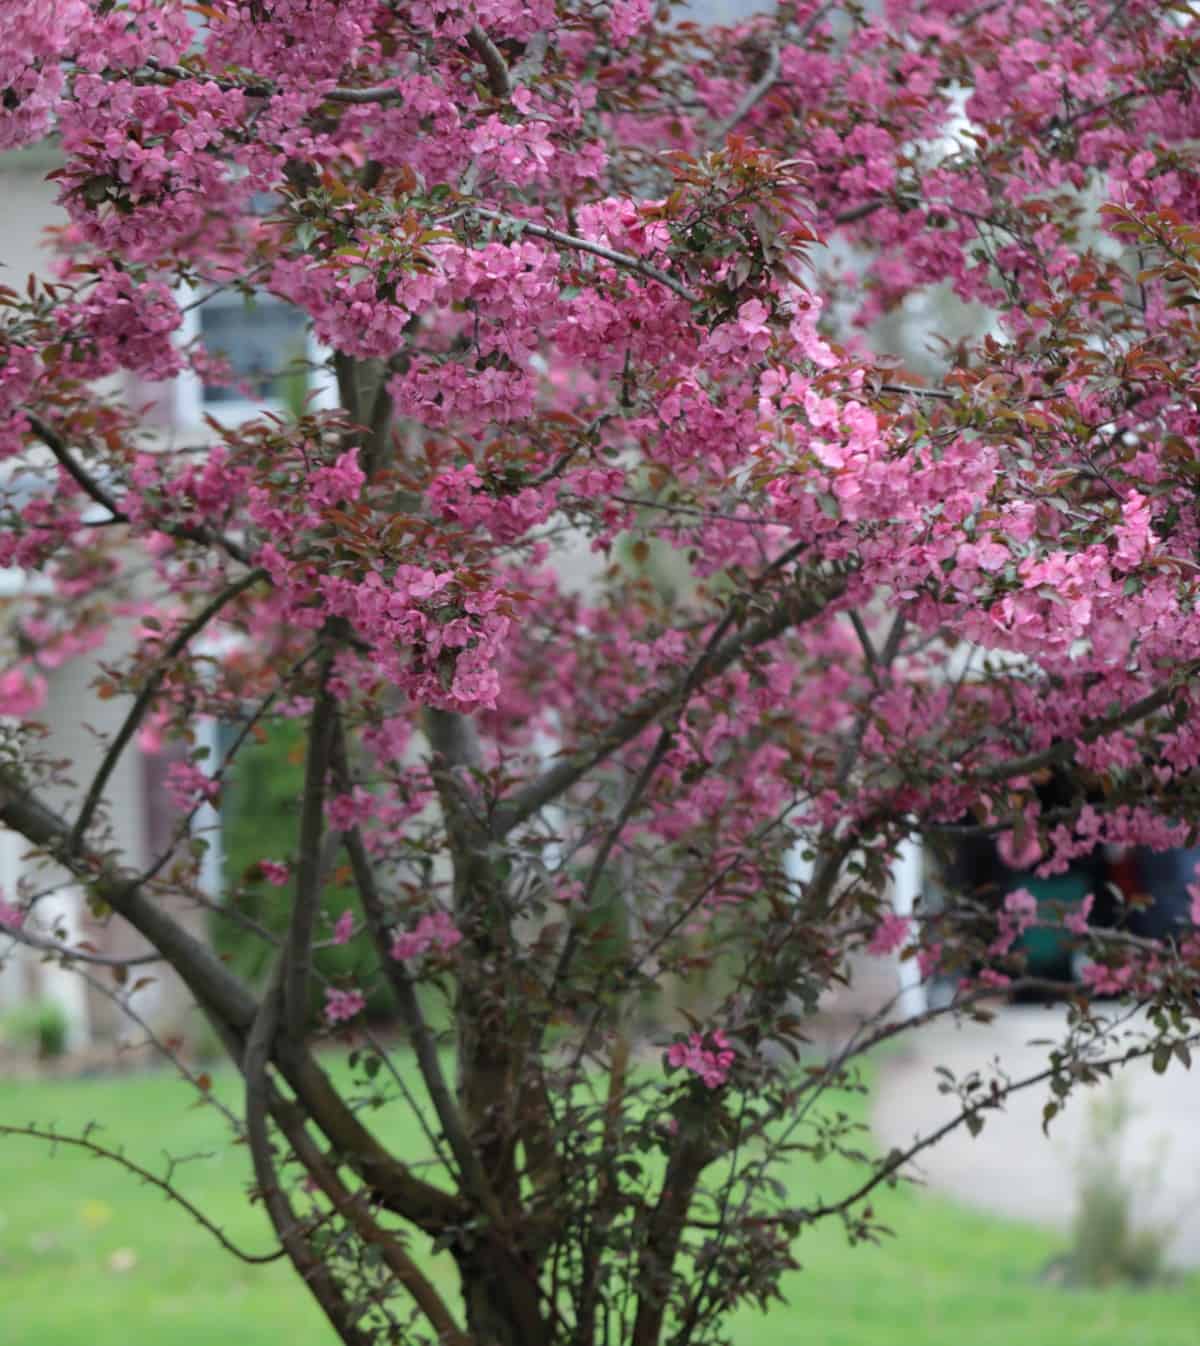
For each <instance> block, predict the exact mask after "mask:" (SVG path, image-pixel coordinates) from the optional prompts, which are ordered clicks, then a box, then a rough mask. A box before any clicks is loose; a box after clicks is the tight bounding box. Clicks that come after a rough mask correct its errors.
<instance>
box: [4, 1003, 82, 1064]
mask: <svg viewBox="0 0 1200 1346" xmlns="http://www.w3.org/2000/svg"><path fill="white" fill-rule="evenodd" d="M69 1036H70V1024H69V1023H68V1022H67V1014H66V1011H65V1010H64V1009H63V1007H62V1006H61V1005H60V1004H59V1003H58V1002H57V1001H56V1000H33V1001H30V1003H29V1004H28V1005H21V1006H19V1007H18V1008H17V1009H14V1010H11V1011H9V1013H7V1014H6V1015H4V1017H3V1019H0V1039H3V1040H4V1041H5V1042H7V1043H10V1044H11V1045H12V1046H14V1047H16V1048H17V1049H18V1050H19V1051H22V1052H25V1053H28V1054H30V1055H34V1056H36V1057H37V1058H38V1060H40V1061H49V1060H53V1059H54V1058H55V1057H59V1056H62V1055H64V1054H65V1052H66V1050H67V1039H68V1037H69Z"/></svg>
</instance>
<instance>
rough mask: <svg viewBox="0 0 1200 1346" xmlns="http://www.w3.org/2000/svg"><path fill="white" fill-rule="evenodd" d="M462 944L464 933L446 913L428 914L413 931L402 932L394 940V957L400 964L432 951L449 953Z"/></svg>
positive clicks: (434, 912) (435, 912)
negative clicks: (437, 950) (434, 949)
mask: <svg viewBox="0 0 1200 1346" xmlns="http://www.w3.org/2000/svg"><path fill="white" fill-rule="evenodd" d="M461 942H462V932H461V931H460V930H458V929H457V927H456V926H455V925H454V922H453V921H452V920H451V919H450V917H449V915H447V913H446V912H444V911H433V912H427V913H426V914H425V915H424V916H422V917H421V918H420V920H419V921H418V922H417V924H416V926H415V927H414V928H413V929H412V930H406V931H401V932H399V933H397V934H396V935H395V936H394V937H393V939H392V950H391V953H392V957H393V958H395V959H396V960H397V961H398V962H407V961H408V960H409V959H412V958H418V957H420V955H421V954H423V953H427V952H428V951H429V950H430V949H432V948H436V949H439V950H440V951H441V952H442V953H449V951H450V950H451V949H453V948H454V946H455V945H456V944H460V943H461Z"/></svg>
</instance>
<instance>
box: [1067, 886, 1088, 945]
mask: <svg viewBox="0 0 1200 1346" xmlns="http://www.w3.org/2000/svg"><path fill="white" fill-rule="evenodd" d="M1094 901H1095V898H1094V897H1093V895H1092V894H1091V893H1088V895H1087V896H1086V897H1085V898H1084V899H1083V901H1082V902H1081V903H1080V904H1079V910H1078V911H1072V912H1068V913H1067V915H1066V916H1064V917H1063V925H1064V926H1065V927H1066V928H1067V929H1068V930H1069V931H1071V933H1072V934H1074V935H1086V934H1087V931H1088V917H1089V916H1090V915H1091V914H1092V904H1093V903H1094Z"/></svg>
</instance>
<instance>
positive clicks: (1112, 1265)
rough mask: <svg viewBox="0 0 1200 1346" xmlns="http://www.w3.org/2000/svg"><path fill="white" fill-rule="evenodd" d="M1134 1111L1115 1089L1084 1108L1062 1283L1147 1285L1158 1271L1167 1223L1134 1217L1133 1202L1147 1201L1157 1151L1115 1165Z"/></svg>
mask: <svg viewBox="0 0 1200 1346" xmlns="http://www.w3.org/2000/svg"><path fill="white" fill-rule="evenodd" d="M1136 1112H1137V1109H1136V1108H1135V1107H1134V1105H1133V1103H1132V1102H1131V1101H1130V1098H1129V1093H1128V1090H1126V1089H1123V1088H1114V1089H1111V1090H1109V1091H1108V1092H1107V1093H1105V1094H1103V1095H1101V1096H1100V1097H1098V1098H1096V1099H1095V1100H1094V1101H1093V1102H1092V1103H1091V1106H1090V1108H1089V1113H1088V1126H1087V1129H1086V1132H1085V1141H1084V1150H1083V1153H1082V1155H1081V1156H1080V1159H1079V1161H1078V1164H1077V1170H1076V1171H1077V1175H1078V1183H1079V1187H1078V1194H1077V1203H1076V1209H1075V1218H1074V1222H1073V1224H1072V1231H1071V1233H1072V1240H1071V1249H1070V1252H1069V1253H1068V1255H1067V1257H1066V1259H1065V1260H1064V1263H1063V1269H1064V1273H1065V1277H1064V1278H1065V1280H1066V1282H1067V1283H1068V1284H1070V1285H1080V1286H1084V1285H1086V1286H1105V1285H1114V1284H1122V1283H1123V1284H1132V1285H1150V1284H1152V1283H1153V1282H1155V1281H1160V1280H1162V1279H1163V1278H1164V1277H1165V1275H1166V1270H1167V1267H1166V1256H1167V1250H1168V1248H1169V1247H1170V1244H1171V1240H1172V1238H1173V1237H1174V1234H1175V1229H1174V1226H1173V1224H1171V1223H1161V1222H1160V1223H1146V1222H1145V1221H1144V1220H1141V1221H1135V1218H1134V1211H1135V1207H1137V1206H1141V1207H1142V1208H1143V1209H1144V1208H1145V1207H1146V1206H1148V1205H1149V1204H1150V1199H1151V1198H1152V1197H1153V1196H1154V1194H1155V1193H1156V1191H1157V1190H1158V1188H1159V1186H1160V1175H1161V1173H1162V1171H1163V1164H1162V1157H1163V1156H1162V1154H1161V1153H1158V1154H1155V1155H1153V1156H1151V1157H1150V1158H1149V1159H1148V1160H1147V1161H1146V1162H1144V1163H1142V1164H1139V1165H1137V1166H1135V1167H1132V1168H1131V1167H1130V1166H1129V1165H1128V1164H1126V1163H1124V1162H1123V1151H1124V1148H1125V1137H1126V1133H1127V1132H1128V1129H1129V1124H1130V1122H1131V1121H1132V1120H1133V1118H1134V1117H1135V1115H1136ZM1160 1148H1161V1147H1160Z"/></svg>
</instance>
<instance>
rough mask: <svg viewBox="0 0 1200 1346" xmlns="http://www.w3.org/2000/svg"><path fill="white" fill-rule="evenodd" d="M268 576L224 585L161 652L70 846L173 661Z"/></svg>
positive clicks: (87, 822)
mask: <svg viewBox="0 0 1200 1346" xmlns="http://www.w3.org/2000/svg"><path fill="white" fill-rule="evenodd" d="M265 578H266V571H265V570H259V569H255V570H251V571H250V572H249V574H247V575H243V576H242V578H241V579H240V580H235V581H234V583H233V584H230V585H228V586H227V587H226V588H224V589H222V590H221V592H220V593H219V594H217V595H216V597H215V598H212V599H210V600H209V602H208V603H206V604H205V605H204V607H202V608H201V609H200V611H199V612H198V613H197V614H196V615H195V616H194V617H193V618H192V620H191V621H190V622H188V623H187V624H186V625H184V626H183V627H181V628H180V630H179V632H178V633H177V634H176V636H175V638H174V639H173V640H172V641H171V643H170V644H169V645H168V646H167V648H166V649H165V650H164V651H163V652H162V654H161V655H160V656H159V658H158V662H157V663H156V664H155V666H154V668H153V669H152V670H151V673H150V676H149V677H148V678H147V679H146V682H145V684H144V685H143V687H142V689H141V691H140V692H138V694H137V696H136V697H135V698H134V702H133V705H132V706H131V707H130V708H129V713H128V714H127V715H126V716H125V720H124V722H123V723H122V725H121V727H120V729H119V730H118V731H117V736H116V738H114V739H113V741H112V743H111V744H110V745H109V748H108V751H107V752H106V753H105V754H104V759H103V761H102V762H101V763H100V769H99V770H98V771H97V772H96V775H95V777H94V779H93V780H92V784H91V786H90V787H89V789H88V792H87V795H86V796H85V797H84V801H83V805H82V807H81V808H80V810H79V817H78V818H77V819H76V820H75V826H74V827H73V828H72V829H71V838H70V847H71V849H72V850H74V849H76V848H77V847H78V846H79V845H80V843H81V842H82V840H83V838H84V836H85V835H86V833H87V830H88V827H89V826H90V824H91V821H92V817H93V815H94V814H95V812H96V809H97V807H98V806H99V804H100V800H101V798H102V797H103V794H104V789H105V786H107V784H108V782H109V778H110V777H111V776H112V773H113V772H114V771H115V770H116V768H117V763H118V762H119V761H120V758H121V754H122V753H123V752H124V751H125V748H126V746H127V745H128V743H129V740H130V739H131V738H132V737H133V735H134V734H135V733H136V731H137V727H138V725H139V724H141V722H142V720H143V719H144V717H145V715H146V712H147V711H148V710H149V709H150V705H151V703H152V702H153V700H154V698H155V696H156V695H157V694H158V689H159V688H160V687H161V686H162V683H163V679H164V678H165V677H166V676H167V671H168V670H169V668H170V666H171V664H172V663H174V661H175V660H176V659H177V658H178V657H179V656H180V655H181V654H182V653H183V651H184V650H185V649H187V647H188V645H189V644H190V643H191V641H192V640H194V639H195V637H196V636H198V635H199V634H200V632H201V631H203V630H204V628H205V627H206V626H207V625H208V624H209V622H211V621H212V620H213V618H214V617H216V616H217V615H218V613H220V611H221V610H222V608H224V607H226V606H227V605H228V604H229V603H232V602H233V600H234V599H235V598H239V597H240V596H241V595H242V594H243V593H245V592H246V590H247V589H251V588H253V587H254V585H256V584H257V583H258V582H259V580H261V579H265Z"/></svg>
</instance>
